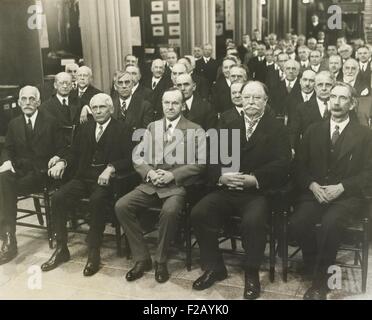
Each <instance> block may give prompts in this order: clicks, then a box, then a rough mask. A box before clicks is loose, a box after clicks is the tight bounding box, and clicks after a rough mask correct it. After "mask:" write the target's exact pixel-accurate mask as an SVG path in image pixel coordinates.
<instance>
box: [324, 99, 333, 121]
mask: <svg viewBox="0 0 372 320" xmlns="http://www.w3.org/2000/svg"><path fill="white" fill-rule="evenodd" d="M324 106H325V109H324V112H323V119H328V118H329V116H330V114H331V113H330V112H329V110H328V103H327V101H325V102H324Z"/></svg>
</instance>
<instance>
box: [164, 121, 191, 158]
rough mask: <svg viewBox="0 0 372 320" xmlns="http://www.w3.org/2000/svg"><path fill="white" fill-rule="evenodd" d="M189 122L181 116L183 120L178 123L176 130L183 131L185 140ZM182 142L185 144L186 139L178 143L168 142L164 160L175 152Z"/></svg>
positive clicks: (165, 147)
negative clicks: (169, 146) (170, 146)
mask: <svg viewBox="0 0 372 320" xmlns="http://www.w3.org/2000/svg"><path fill="white" fill-rule="evenodd" d="M186 124H187V120H186V118H185V117H184V116H182V115H181V119H180V121H178V124H177V126H176V128H175V130H181V131H182V133H183V137H184V138H185V137H186V132H185V131H186V129H187V125H186ZM181 142H185V141H184V139H183V140H180V141H176V143H175V142H174V140H172V141H171V142H167V143H165V146H164V158H165V157H166V156H167V155H168V154H169V153H171V152H173V150H175V149H176V147H177V146H178V145H179V144H180V143H181ZM170 144H171V145H172V148H167V146H168V145H170Z"/></svg>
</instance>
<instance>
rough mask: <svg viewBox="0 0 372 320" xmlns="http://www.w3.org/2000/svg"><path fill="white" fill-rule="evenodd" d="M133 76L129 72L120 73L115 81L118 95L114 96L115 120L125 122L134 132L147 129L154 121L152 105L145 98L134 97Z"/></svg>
mask: <svg viewBox="0 0 372 320" xmlns="http://www.w3.org/2000/svg"><path fill="white" fill-rule="evenodd" d="M133 86H134V81H133V75H132V74H131V73H129V72H127V71H124V72H119V73H118V74H117V77H116V80H115V90H116V92H117V94H114V95H113V96H112V100H113V103H114V113H113V118H114V119H117V120H119V121H121V122H123V123H124V124H125V125H126V126H127V127H128V128H129V129H130V130H131V131H132V132H133V131H135V130H136V129H140V128H143V129H145V128H146V127H147V126H148V125H149V124H150V123H151V122H152V121H153V119H154V110H153V108H152V106H151V104H150V103H149V102H148V101H146V100H145V99H144V98H143V97H141V96H138V95H133Z"/></svg>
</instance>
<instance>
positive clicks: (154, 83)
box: [152, 81, 156, 90]
mask: <svg viewBox="0 0 372 320" xmlns="http://www.w3.org/2000/svg"><path fill="white" fill-rule="evenodd" d="M155 87H156V81H154V82H153V83H152V90H154V89H155Z"/></svg>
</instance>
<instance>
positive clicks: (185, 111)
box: [182, 103, 190, 119]
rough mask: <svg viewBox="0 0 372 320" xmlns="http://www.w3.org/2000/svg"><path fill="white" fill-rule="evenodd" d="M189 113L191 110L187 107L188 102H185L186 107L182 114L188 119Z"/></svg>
mask: <svg viewBox="0 0 372 320" xmlns="http://www.w3.org/2000/svg"><path fill="white" fill-rule="evenodd" d="M189 113H190V110H189V108H188V107H187V104H186V103H185V109H184V110H183V112H182V114H183V116H184V117H185V118H186V119H187V116H188V115H189Z"/></svg>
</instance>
